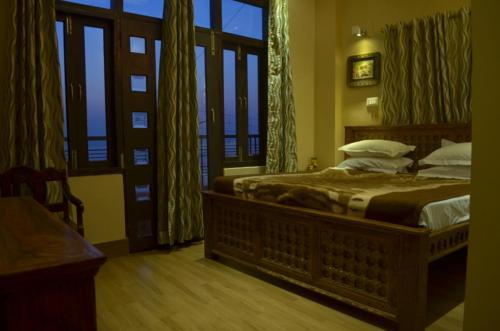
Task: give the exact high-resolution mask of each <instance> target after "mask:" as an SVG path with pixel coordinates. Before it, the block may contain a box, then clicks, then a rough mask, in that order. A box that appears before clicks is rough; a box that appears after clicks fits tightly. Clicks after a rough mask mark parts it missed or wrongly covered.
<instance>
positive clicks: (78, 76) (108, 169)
mask: <svg viewBox="0 0 500 331" xmlns="http://www.w3.org/2000/svg"><path fill="white" fill-rule="evenodd" d="M72 5H74V4H72ZM77 6H79V5H77ZM92 9H94V7H92ZM97 9H98V8H97ZM56 22H62V23H63V31H64V56H65V59H64V62H65V67H64V68H61V69H62V70H64V71H65V87H66V91H65V96H66V121H67V140H68V160H67V164H68V171H69V174H70V176H80V175H94V174H103V173H119V172H121V169H120V167H119V166H118V152H117V151H118V139H117V137H118V134H117V132H118V130H117V127H118V125H116V123H117V121H116V117H117V114H118V113H119V112H117V111H116V109H117V107H116V100H117V98H116V88H115V86H114V85H115V84H114V81H115V72H116V70H115V68H114V65H113V59H114V57H115V49H114V34H115V31H114V30H115V29H114V28H113V22H112V21H111V20H110V19H109V18H98V17H94V16H89V15H82V14H80V13H79V14H75V13H73V12H63V11H58V12H57V14H56ZM69 22H70V23H69ZM68 24H71V30H72V31H71V35H68ZM86 26H88V27H96V28H101V29H103V38H104V40H103V44H104V75H105V103H106V104H105V109H106V115H105V116H106V141H107V160H105V161H90V160H89V159H88V134H87V100H86V77H85V76H86V75H85V36H84V28H85V27H86ZM68 54H70V55H69V56H68ZM72 84H73V86H72V87H71V85H72ZM71 90H73V93H71Z"/></svg>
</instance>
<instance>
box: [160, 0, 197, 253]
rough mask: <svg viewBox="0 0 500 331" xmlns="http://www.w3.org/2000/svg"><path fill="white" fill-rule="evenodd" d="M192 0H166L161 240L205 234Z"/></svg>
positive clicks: (162, 61)
mask: <svg viewBox="0 0 500 331" xmlns="http://www.w3.org/2000/svg"><path fill="white" fill-rule="evenodd" d="M196 90H197V83H196V65H195V30H194V23H193V2H192V0H177V1H165V10H164V20H163V26H162V48H161V55H160V77H159V90H158V119H157V158H158V164H157V165H158V170H157V174H158V242H159V244H169V245H173V244H175V243H183V242H185V241H190V240H196V239H202V238H203V221H202V209H201V188H200V167H199V160H198V103H197V99H196V96H197V94H196Z"/></svg>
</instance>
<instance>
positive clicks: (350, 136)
mask: <svg viewBox="0 0 500 331" xmlns="http://www.w3.org/2000/svg"><path fill="white" fill-rule="evenodd" d="M364 139H385V140H393V141H399V142H402V143H405V144H407V145H414V146H416V148H415V151H414V152H412V153H410V154H408V155H407V157H409V158H411V159H413V160H414V161H418V160H420V159H423V158H424V157H425V156H427V155H428V154H430V153H431V152H433V151H435V150H436V149H438V148H439V147H441V139H448V140H451V141H454V142H465V141H471V140H472V136H471V126H470V124H429V125H411V126H346V127H345V143H346V144H349V143H352V142H355V141H360V140H364Z"/></svg>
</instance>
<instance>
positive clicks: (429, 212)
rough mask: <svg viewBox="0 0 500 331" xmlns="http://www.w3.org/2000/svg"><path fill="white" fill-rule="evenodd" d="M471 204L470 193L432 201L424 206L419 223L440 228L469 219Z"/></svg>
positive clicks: (436, 228)
mask: <svg viewBox="0 0 500 331" xmlns="http://www.w3.org/2000/svg"><path fill="white" fill-rule="evenodd" d="M469 206H470V195H464V196H461V197H456V198H452V199H447V200H441V201H436V202H431V203H429V204H427V205H425V206H424V208H422V212H421V213H420V220H419V222H418V224H419V225H422V226H424V227H426V228H429V229H431V230H439V229H443V228H445V227H447V226H450V225H453V224H458V223H462V222H465V221H468V220H469V218H470V214H469V213H470V212H469Z"/></svg>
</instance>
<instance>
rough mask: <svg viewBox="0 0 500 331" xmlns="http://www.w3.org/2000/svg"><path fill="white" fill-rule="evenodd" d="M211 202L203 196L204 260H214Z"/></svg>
mask: <svg viewBox="0 0 500 331" xmlns="http://www.w3.org/2000/svg"><path fill="white" fill-rule="evenodd" d="M212 203H213V200H212V199H210V198H209V197H208V196H207V195H205V194H203V227H204V232H205V241H204V246H205V258H207V259H215V258H216V255H215V254H214V253H213V252H212V247H213V240H214V239H215V232H214V223H215V222H213V213H212Z"/></svg>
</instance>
